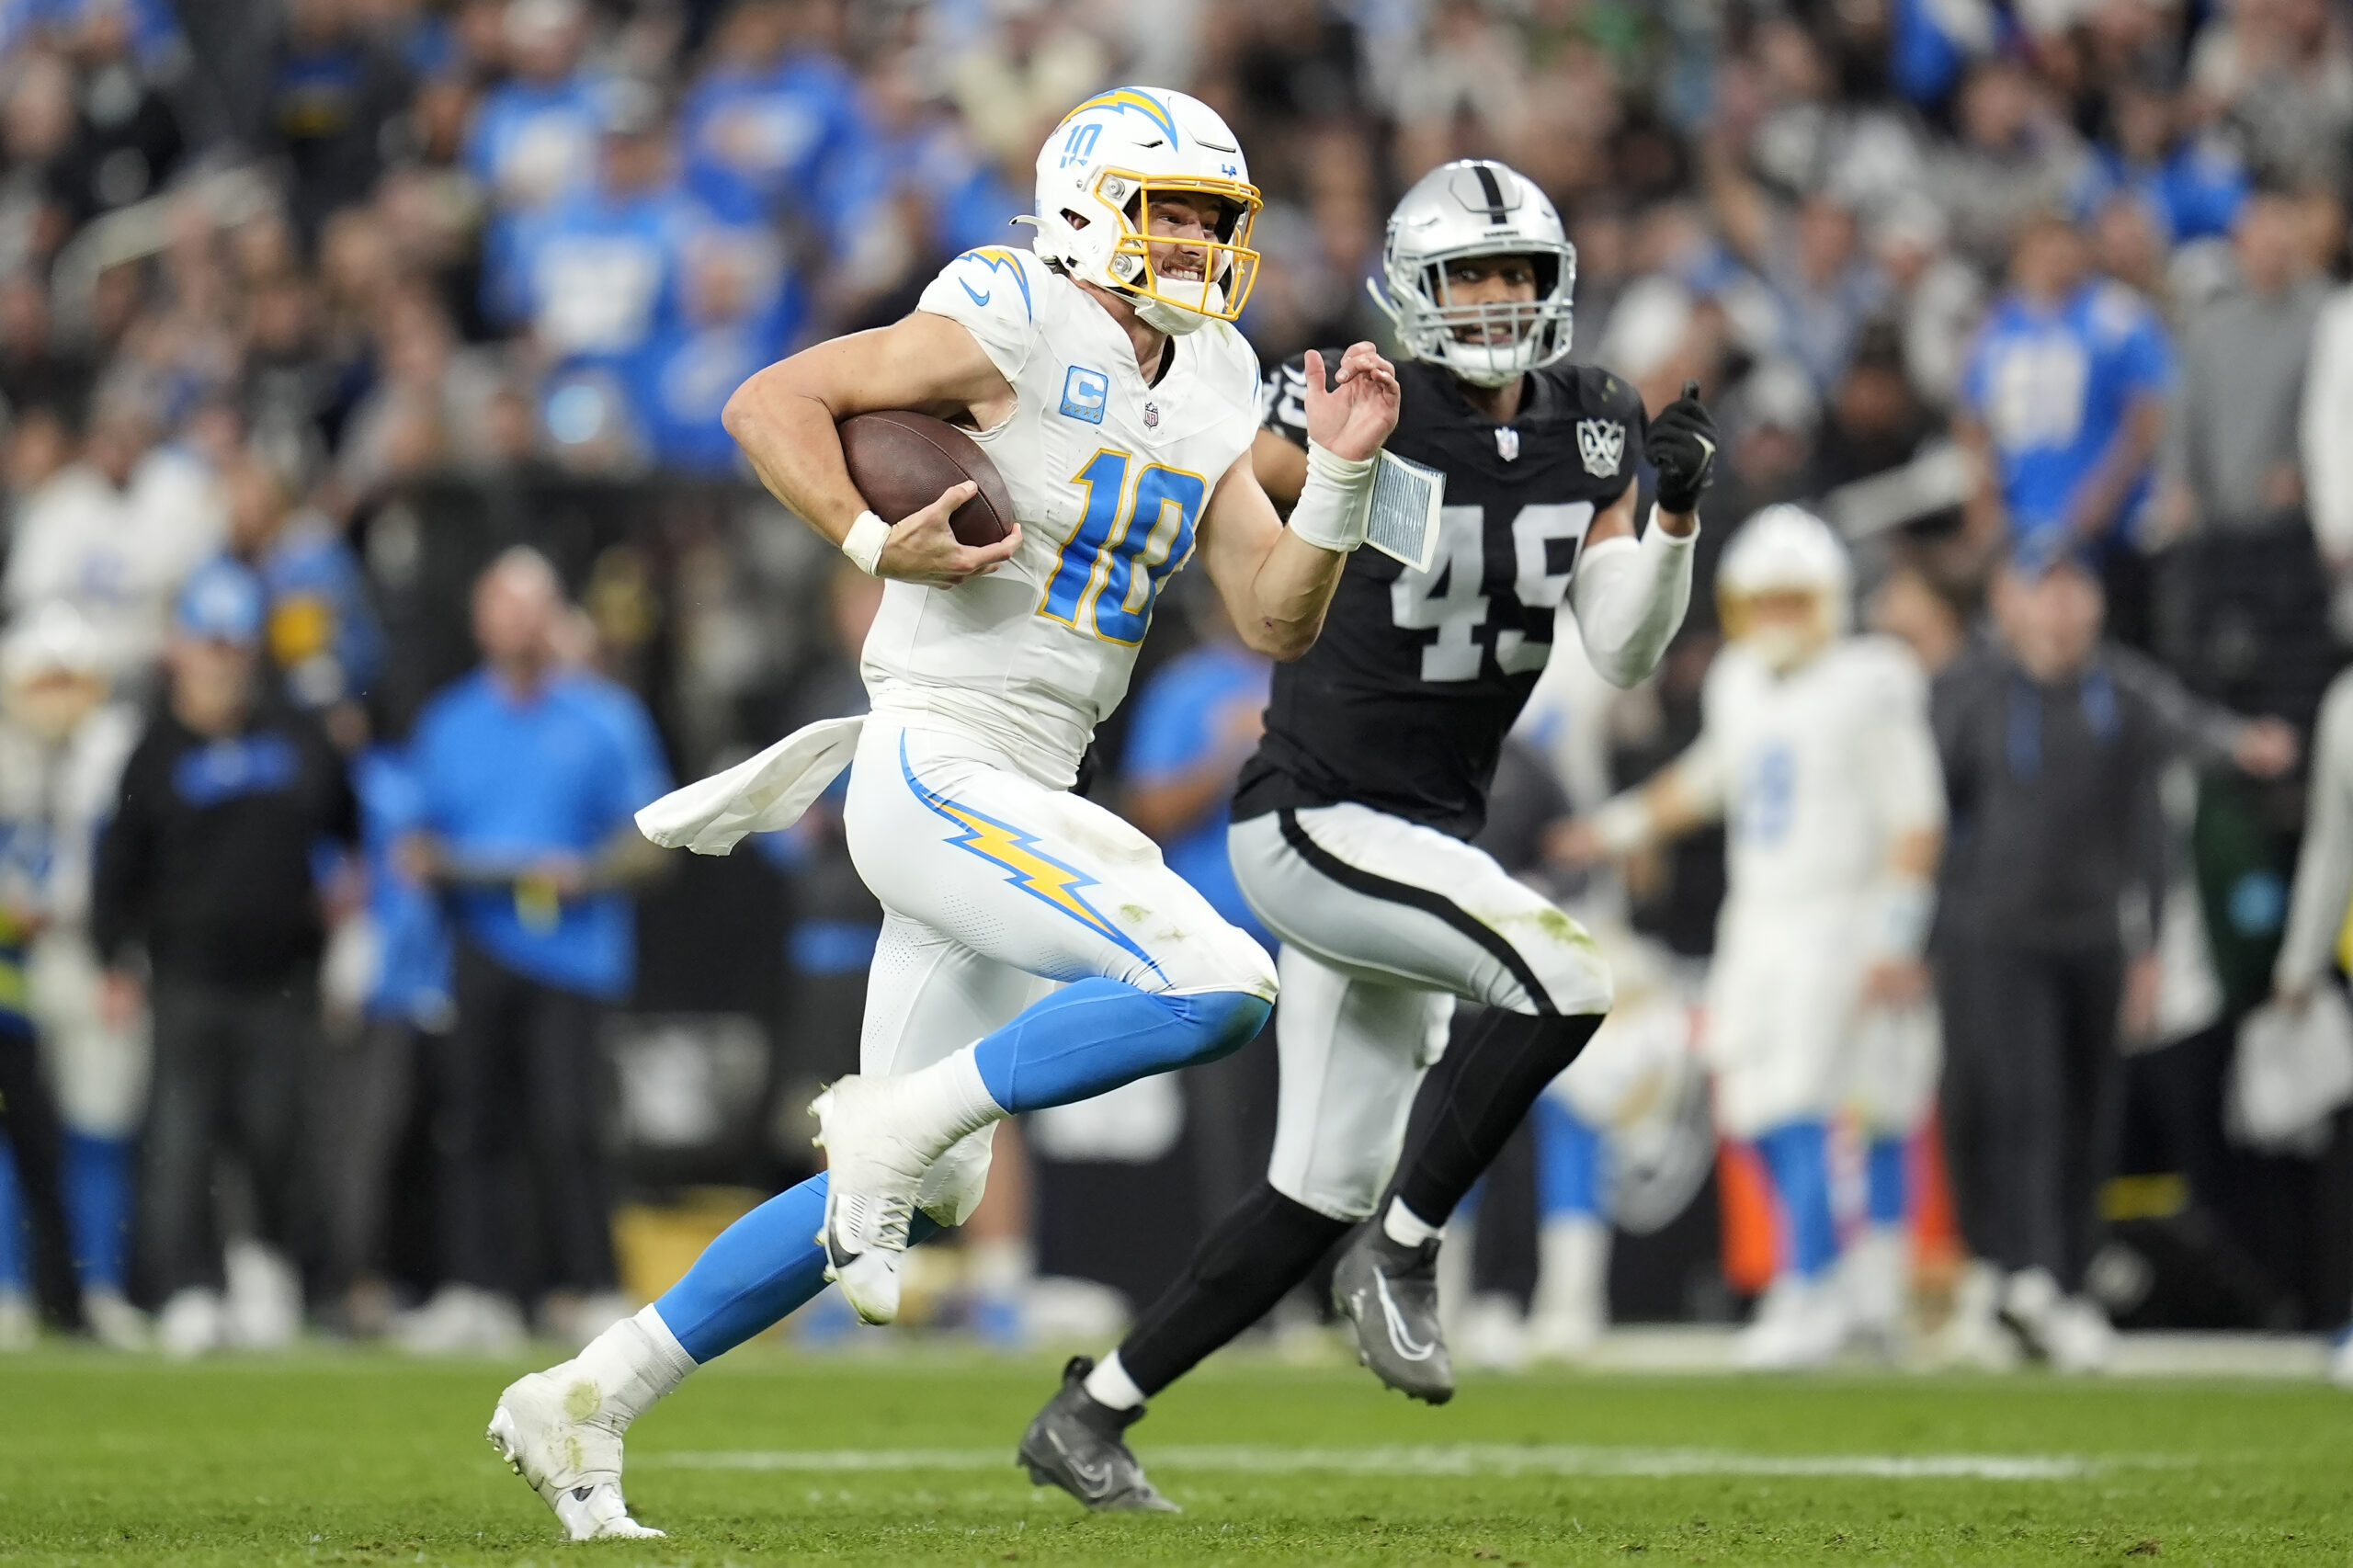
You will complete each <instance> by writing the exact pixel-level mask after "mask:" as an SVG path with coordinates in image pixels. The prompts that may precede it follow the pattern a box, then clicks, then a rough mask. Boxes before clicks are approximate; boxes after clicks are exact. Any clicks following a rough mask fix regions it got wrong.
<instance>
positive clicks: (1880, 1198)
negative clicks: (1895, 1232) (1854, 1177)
mask: <svg viewBox="0 0 2353 1568" xmlns="http://www.w3.org/2000/svg"><path fill="white" fill-rule="evenodd" d="M1911 1152H1912V1151H1911V1146H1910V1144H1908V1143H1907V1142H1905V1141H1904V1140H1903V1139H1901V1138H1874V1139H1872V1140H1871V1148H1870V1155H1869V1156H1868V1157H1867V1159H1866V1162H1865V1164H1864V1166H1863V1190H1864V1207H1865V1211H1866V1212H1868V1213H1869V1214H1870V1219H1871V1223H1872V1224H1874V1225H1900V1224H1902V1223H1904V1215H1905V1214H1906V1213H1907V1212H1909V1211H1910V1209H1911V1197H1912V1192H1911V1186H1912V1183H1911V1171H1910V1165H1909V1160H1908V1157H1909V1155H1910V1154H1911Z"/></svg>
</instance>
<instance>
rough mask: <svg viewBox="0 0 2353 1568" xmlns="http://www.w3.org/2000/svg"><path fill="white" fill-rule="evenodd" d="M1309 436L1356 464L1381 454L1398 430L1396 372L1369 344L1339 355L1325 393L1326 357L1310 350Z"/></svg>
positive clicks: (1338, 456) (1338, 455)
mask: <svg viewBox="0 0 2353 1568" xmlns="http://www.w3.org/2000/svg"><path fill="white" fill-rule="evenodd" d="M1306 370H1307V434H1308V437H1309V438H1310V439H1311V440H1313V442H1314V443H1315V444H1316V445H1317V446H1319V447H1321V448H1323V449H1324V450H1325V451H1327V452H1329V453H1331V454H1332V455H1333V456H1334V457H1336V458H1348V459H1351V460H1358V459H1363V458H1369V457H1370V456H1372V454H1373V453H1375V452H1377V451H1379V450H1381V443H1382V442H1383V441H1386V440H1387V439H1389V432H1391V431H1392V430H1394V429H1395V428H1397V403H1398V397H1399V393H1398V391H1397V368H1396V367H1395V366H1393V365H1392V364H1391V363H1390V362H1389V361H1388V360H1386V359H1384V358H1381V350H1379V349H1378V348H1375V347H1373V346H1372V345H1371V344H1370V343H1358V344H1356V345H1354V346H1353V347H1350V348H1349V349H1348V351H1347V353H1345V354H1343V355H1341V356H1340V368H1339V369H1338V370H1337V372H1336V373H1335V374H1334V375H1333V377H1332V385H1331V388H1330V390H1329V391H1326V390H1325V388H1324V357H1323V356H1322V355H1321V354H1318V353H1316V352H1315V350H1313V348H1311V349H1309V350H1308V351H1307V365H1306Z"/></svg>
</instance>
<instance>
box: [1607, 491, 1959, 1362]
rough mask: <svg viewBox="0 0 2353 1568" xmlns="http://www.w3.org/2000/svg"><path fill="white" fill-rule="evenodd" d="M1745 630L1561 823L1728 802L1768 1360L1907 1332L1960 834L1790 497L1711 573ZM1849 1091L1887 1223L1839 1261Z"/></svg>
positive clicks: (1723, 1089) (1714, 1007) (1748, 1354)
mask: <svg viewBox="0 0 2353 1568" xmlns="http://www.w3.org/2000/svg"><path fill="white" fill-rule="evenodd" d="M1718 592H1719V594H1720V596H1721V597H1722V601H1723V612H1724V628H1725V631H1726V632H1727V633H1728V634H1729V637H1730V641H1729V642H1728V643H1727V645H1726V646H1725V648H1724V650H1723V651H1722V653H1720V654H1719V655H1718V656H1717V658H1716V661H1715V663H1714V665H1711V667H1710V669H1709V671H1708V678H1707V684H1706V686H1705V687H1704V688H1703V690H1702V692H1701V699H1700V700H1701V729H1700V733H1699V740H1698V741H1697V742H1695V743H1694V744H1692V746H1691V748H1690V749H1689V750H1688V751H1687V752H1685V753H1684V754H1683V756H1680V757H1678V758H1677V759H1676V761H1675V762H1674V763H1673V764H1672V765H1671V766H1669V767H1667V768H1666V769H1665V771H1664V772H1662V773H1661V774H1660V775H1659V776H1658V777H1657V778H1654V779H1653V780H1652V781H1651V782H1649V783H1648V784H1646V785H1644V786H1643V788H1642V789H1640V790H1635V791H1633V792H1631V793H1629V794H1627V795H1623V796H1620V797H1619V798H1618V799H1617V800H1614V801H1610V802H1609V803H1608V805H1606V806H1604V807H1603V808H1602V809H1601V810H1600V811H1599V812H1596V813H1595V815H1594V816H1593V817H1592V818H1590V819H1588V820H1587V821H1586V822H1584V823H1581V824H1576V825H1575V827H1574V829H1573V830H1572V831H1571V832H1570V834H1569V835H1567V837H1566V843H1567V846H1568V849H1569V853H1570V855H1571V858H1586V859H1589V858H1597V857H1598V856H1600V855H1603V854H1608V853H1625V852H1628V851H1631V850H1633V849H1636V848H1640V847H1642V846H1645V845H1648V844H1652V843H1655V842H1657V841H1659V840H1661V839H1664V838H1669V837H1672V836H1674V835H1677V834H1680V833H1682V832H1685V831H1687V830H1688V829H1690V828H1692V827H1695V826H1697V825H1699V824H1702V823H1705V822H1711V821H1715V820H1718V819H1722V820H1723V821H1724V822H1725V824H1726V825H1727V827H1728V829H1729V832H1728V834H1727V838H1726V845H1727V849H1726V853H1727V858H1728V865H1727V868H1726V869H1727V872H1728V876H1727V882H1728V891H1727V893H1726V897H1725V900H1724V906H1723V911H1722V915H1721V916H1720V918H1719V921H1718V925H1717V936H1716V954H1715V961H1714V963H1713V966H1712V967H1711V970H1710V972H1709V980H1708V997H1707V1025H1706V1034H1705V1039H1706V1046H1707V1051H1708V1056H1709V1059H1710V1062H1711V1066H1712V1067H1713V1069H1714V1073H1715V1082H1716V1116H1717V1120H1718V1122H1719V1123H1720V1124H1721V1126H1722V1129H1723V1131H1725V1132H1726V1133H1727V1134H1728V1135H1730V1136H1732V1137H1734V1138H1740V1139H1744V1140H1749V1141H1753V1142H1755V1143H1756V1145H1757V1147H1758V1148H1759V1149H1760V1151H1761V1152H1762V1153H1764V1155H1765V1158H1766V1162H1767V1164H1768V1167H1769V1168H1770V1169H1771V1171H1772V1174H1773V1179H1774V1186H1775V1188H1776V1191H1777V1193H1778V1196H1779V1199H1780V1203H1781V1208H1782V1210H1783V1215H1784V1219H1785V1221H1786V1223H1785V1226H1784V1230H1785V1233H1786V1235H1787V1237H1788V1245H1787V1248H1786V1249H1785V1255H1784V1256H1783V1258H1782V1260H1781V1268H1780V1272H1779V1277H1778V1278H1777V1279H1776V1280H1775V1283H1774V1287H1773V1290H1772V1291H1771V1292H1770V1293H1769V1294H1768V1298H1767V1300H1766V1302H1765V1305H1764V1308H1763V1310H1762V1311H1761V1312H1759V1314H1758V1317H1757V1319H1756V1323H1755V1324H1753V1325H1752V1326H1751V1328H1750V1330H1749V1331H1748V1332H1747V1334H1746V1335H1745V1336H1744V1338H1743V1341H1742V1345H1741V1356H1742V1358H1743V1359H1744V1360H1745V1362H1747V1363H1748V1364H1751V1365H1758V1366H1790V1365H1802V1364H1806V1363H1811V1362H1815V1361H1819V1360H1822V1359H1824V1358H1827V1357H1828V1356H1830V1355H1831V1354H1833V1353H1835V1352H1836V1350H1837V1349H1838V1348H1839V1347H1840V1346H1842V1345H1843V1344H1844V1343H1845V1342H1846V1340H1847V1336H1848V1335H1849V1333H1850V1332H1851V1331H1852V1330H1854V1329H1855V1328H1858V1327H1866V1328H1870V1329H1872V1330H1874V1331H1880V1332H1893V1328H1894V1323H1893V1319H1894V1316H1895V1314H1896V1312H1897V1310H1898V1307H1899V1305H1900V1302H1901V1299H1902V1295H1903V1286H1902V1277H1901V1273H1900V1270H1901V1268H1902V1266H1903V1251H1902V1237H1901V1229H1900V1227H1901V1222H1902V1219H1903V1210H1904V1201H1903V1192H1904V1187H1903V1159H1904V1136H1905V1135H1906V1134H1908V1133H1909V1132H1911V1131H1913V1130H1914V1128H1915V1126H1916V1125H1917V1124H1918V1122H1919V1120H1920V1119H1921V1118H1922V1116H1924V1115H1925V1113H1926V1110H1927V1098H1928V1095H1929V1092H1930V1090H1931V1088H1932V1086H1933V1085H1934V1082H1935V1077H1936V1065H1937V1063H1936V1055H1935V1039H1936V1037H1935V1029H1934V1023H1933V1019H1932V1017H1931V1016H1930V1015H1929V1014H1928V1013H1927V1001H1926V998H1927V973H1926V971H1925V968H1924V967H1923V965H1922V963H1921V959H1920V955H1921V949H1922V946H1923V944H1924V943H1925V942H1926V940H1927V930H1928V922H1929V916H1930V914H1931V912H1932V909H1933V897H1934V895H1933V886H1934V881H1933V879H1934V877H1935V874H1936V867H1937V859H1938V855H1939V853H1940V852H1941V849H1942V846H1943V838H1944V821H1945V810H1944V786H1943V779H1942V775H1941V773H1940V771H1939V768H1938V760H1937V750H1936V743H1935V738H1934V736H1933V734H1932V733H1931V732H1930V730H1929V728H1928V715H1927V680H1926V678H1925V677H1924V676H1923V675H1922V674H1921V672H1920V669H1919V667H1918V665H1916V664H1915V663H1914V662H1913V659H1912V657H1911V655H1910V653H1908V652H1907V651H1906V650H1905V649H1904V648H1903V646H1902V645H1901V644H1899V643H1897V642H1894V641H1893V640H1892V639H1887V638H1880V637H1850V636H1847V635H1845V632H1846V622H1847V605H1848V600H1849V597H1850V596H1851V593H1852V584H1851V581H1850V576H1849V570H1848V567H1847V557H1846V551H1845V550H1844V549H1843V548H1842V547H1841V546H1840V544H1839V543H1838V541H1837V540H1836V537H1835V536H1833V535H1832V533H1831V532H1830V529H1829V528H1828V527H1826V526H1825V525H1824V523H1823V522H1822V521H1821V520H1820V519H1819V518H1817V517H1813V516H1812V515H1811V514H1809V513H1806V512H1803V511H1802V510H1800V509H1798V508H1797V507H1794V506H1772V507H1768V508H1767V509H1766V510H1765V511H1763V512H1760V513H1758V514H1757V515H1756V517H1754V518H1752V519H1750V521H1749V522H1748V523H1747V524H1746V525H1745V527H1743V528H1742V529H1741V530H1740V532H1739V533H1738V534H1736V535H1734V536H1733V540H1732V541H1731V542H1730V543H1729V544H1728V545H1727V546H1726V547H1725V550H1724V557H1723V563H1722V569H1721V571H1720V573H1719V574H1718ZM1844 1107H1851V1108H1854V1109H1855V1110H1856V1111H1857V1113H1858V1114H1859V1117H1860V1119H1861V1121H1862V1124H1863V1126H1864V1128H1865V1129H1866V1131H1867V1132H1868V1135H1869V1136H1870V1139H1871V1141H1872V1142H1871V1152H1870V1187H1871V1188H1872V1189H1873V1190H1872V1192H1871V1197H1870V1210H1871V1213H1870V1219H1871V1221H1872V1224H1871V1227H1870V1234H1869V1235H1868V1238H1867V1240H1866V1242H1865V1243H1864V1244H1862V1245H1861V1246H1860V1247H1859V1249H1858V1250H1857V1252H1856V1254H1855V1256H1854V1257H1853V1259H1852V1260H1851V1262H1850V1264H1849V1268H1848V1278H1847V1280H1846V1281H1843V1282H1842V1281H1840V1280H1838V1279H1836V1278H1833V1276H1832V1268H1833V1265H1835V1264H1836V1262H1837V1260H1838V1244H1837V1231H1836V1219H1835V1215H1834V1212H1833V1209H1832V1204H1831V1191H1830V1176H1829V1162H1828V1159H1827V1153H1826V1131H1827V1123H1828V1121H1829V1119H1830V1118H1831V1117H1832V1116H1833V1115H1834V1114H1835V1113H1836V1112H1837V1111H1838V1110H1839V1109H1840V1108H1844Z"/></svg>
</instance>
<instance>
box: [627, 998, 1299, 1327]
mask: <svg viewBox="0 0 2353 1568" xmlns="http://www.w3.org/2000/svg"><path fill="white" fill-rule="evenodd" d="M1273 1010H1274V1005H1273V1004H1272V1003H1270V1002H1267V1000H1265V999H1264V998H1263V997H1258V996H1253V995H1251V994H1248V993H1247V992H1242V991H1202V992H1197V993H1195V994H1192V995H1189V996H1171V995H1167V994H1163V993H1157V992H1151V991H1139V990H1137V989H1136V988H1135V987H1134V986H1132V985H1129V984H1127V983H1124V982H1121V981H1117V980H1104V979H1100V978H1096V979H1089V980H1082V981H1080V982H1078V983H1076V984H1075V985H1065V986H1063V988H1062V989H1061V990H1060V991H1057V992H1055V993H1054V994H1052V995H1051V996H1049V997H1047V998H1045V999H1044V1000H1043V1001H1040V1002H1036V1003H1033V1004H1031V1005H1030V1006H1028V1007H1026V1008H1024V1009H1023V1010H1022V1012H1021V1014H1020V1016H1019V1017H1016V1018H1015V1019H1014V1020H1013V1021H1012V1022H1011V1023H1009V1024H1007V1025H1006V1026H1005V1027H1004V1028H1001V1029H998V1030H997V1031H996V1032H995V1033H994V1034H991V1035H987V1036H984V1037H983V1039H982V1040H981V1041H980V1042H979V1043H978V1044H977V1045H975V1046H973V1048H972V1059H973V1062H974V1064H975V1065H976V1066H978V1067H979V1068H980V1071H981V1082H982V1083H983V1085H986V1086H987V1088H988V1091H989V1097H990V1098H991V1099H993V1100H995V1101H996V1103H997V1105H998V1106H999V1107H1000V1108H1003V1109H1004V1110H1005V1111H1006V1114H1008V1115H1012V1114H1016V1113H1018V1112H1021V1111H1025V1110H1043V1109H1044V1108H1047V1107H1048V1106H1058V1105H1069V1104H1070V1103H1071V1102H1073V1101H1074V1100H1088V1099H1093V1098H1094V1097H1095V1096H1097V1095H1099V1094H1104V1093H1106V1092H1108V1091H1109V1090H1112V1089H1116V1088H1118V1087H1119V1086H1120V1085H1122V1084H1131V1083H1133V1082H1135V1080H1137V1079H1138V1078H1148V1077H1150V1076H1151V1075H1152V1074H1154V1073H1166V1072H1170V1071H1172V1070H1174V1069H1176V1068H1178V1067H1190V1066H1193V1065H1195V1064H1196V1063H1199V1062H1214V1061H1216V1060H1217V1059H1218V1058H1219V1057H1221V1056H1226V1055H1230V1054H1232V1053H1233V1051H1238V1050H1240V1049H1241V1048H1242V1047H1243V1046H1245V1045H1247V1044H1248V1043H1249V1042H1250V1041H1251V1040H1256V1038H1257V1036H1258V1030H1259V1029H1260V1028H1263V1027H1264V1026H1265V1024H1266V1022H1267V1014H1268V1013H1270V1012H1272V1011H1273ZM665 1321H666V1319H665Z"/></svg>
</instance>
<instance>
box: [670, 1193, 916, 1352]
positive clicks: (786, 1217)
mask: <svg viewBox="0 0 2353 1568" xmlns="http://www.w3.org/2000/svg"><path fill="white" fill-rule="evenodd" d="M824 1222H825V1176H824V1172H822V1171H820V1172H819V1173H818V1174H817V1175H815V1176H811V1177H810V1178H809V1179H808V1180H807V1181H804V1182H802V1183H801V1185H800V1186H799V1187H791V1188H789V1189H787V1190H786V1191H783V1192H779V1193H778V1194H777V1195H776V1196H775V1197H774V1198H771V1199H768V1200H767V1202H766V1203H763V1204H761V1205H760V1206H759V1207H758V1208H757V1209H755V1210H752V1211H751V1212H750V1213H749V1214H746V1215H745V1216H744V1217H743V1218H742V1219H740V1220H738V1221H735V1222H734V1223H733V1224H732V1225H730V1226H728V1227H727V1229H725V1230H723V1231H722V1232H720V1233H719V1235H718V1236H717V1238H716V1239H714V1240H713V1241H712V1242H711V1244H710V1245H709V1246H707V1247H705V1248H703V1250H702V1256H700V1257H699V1258H697V1259H695V1265H694V1267H692V1268H689V1269H688V1270H687V1273H686V1278H683V1279H680V1280H679V1281H678V1282H677V1283H676V1285H673V1286H671V1287H670V1288H669V1290H665V1291H664V1292H663V1294H662V1299H661V1300H660V1301H656V1302H654V1311H656V1312H660V1313H661V1314H662V1321H663V1322H664V1323H665V1324H668V1325H669V1329H670V1332H671V1333H672V1334H674V1335H677V1337H678V1343H679V1344H680V1345H681V1346H684V1347H685V1348H686V1352H687V1354H688V1355H689V1356H691V1357H693V1358H695V1360H696V1361H697V1363H701V1362H704V1361H708V1360H710V1359H711V1358H713V1357H715V1356H723V1355H725V1354H726V1353H727V1352H728V1351H730V1350H733V1349H734V1348H735V1346H738V1345H741V1344H743V1343H744V1341H745V1340H747V1339H749V1338H751V1337H752V1335H756V1334H757V1333H759V1332H760V1331H761V1330H763V1329H765V1328H767V1327H768V1326H769V1325H770V1324H778V1323H781V1322H783V1321H784V1319H785V1318H787V1317H789V1316H790V1315H791V1313H792V1312H793V1311H794V1310H795V1309H796V1308H798V1307H799V1306H800V1305H801V1303H802V1302H804V1301H808V1300H809V1299H810V1298H811V1297H813V1296H814V1295H815V1294H816V1293H817V1292H818V1291H820V1290H824V1288H825V1249H824V1248H823V1247H821V1246H819V1245H818V1244H817V1241H816V1236H817V1228H818V1227H819V1226H821V1225H823V1224H824ZM939 1229H940V1227H939V1222H938V1221H936V1220H934V1219H933V1218H932V1217H931V1216H930V1215H928V1214H926V1213H923V1212H922V1211H921V1210H917V1212H916V1213H915V1218H914V1220H913V1221H911V1222H910V1223H909V1224H908V1226H907V1242H908V1244H909V1245H913V1244H915V1243H916V1242H921V1241H927V1240H929V1239H930V1238H931V1237H933V1236H936V1235H938V1233H939Z"/></svg>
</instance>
